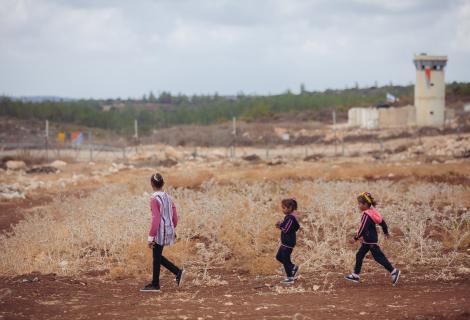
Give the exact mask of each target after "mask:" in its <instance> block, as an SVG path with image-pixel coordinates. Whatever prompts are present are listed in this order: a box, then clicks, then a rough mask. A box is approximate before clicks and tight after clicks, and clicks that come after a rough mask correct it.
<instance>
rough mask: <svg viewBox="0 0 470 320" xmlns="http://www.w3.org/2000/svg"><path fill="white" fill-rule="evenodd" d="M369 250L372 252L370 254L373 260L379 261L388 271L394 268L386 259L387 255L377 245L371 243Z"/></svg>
mask: <svg viewBox="0 0 470 320" xmlns="http://www.w3.org/2000/svg"><path fill="white" fill-rule="evenodd" d="M370 252H372V256H373V257H374V259H375V261H377V262H378V263H380V264H381V265H382V266H383V267H384V268H385V269H387V270H388V272H392V271H393V270H394V269H395V268H394V267H393V266H392V264H391V263H390V261H388V259H387V257H385V255H384V254H383V252H382V250H380V247H379V246H378V245H371V248H370Z"/></svg>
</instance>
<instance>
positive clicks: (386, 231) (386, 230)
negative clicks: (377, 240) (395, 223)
mask: <svg viewBox="0 0 470 320" xmlns="http://www.w3.org/2000/svg"><path fill="white" fill-rule="evenodd" d="M380 226H381V227H382V231H383V232H384V234H385V235H386V236H388V235H389V234H388V226H387V224H386V223H385V220H384V219H382V222H381V223H380Z"/></svg>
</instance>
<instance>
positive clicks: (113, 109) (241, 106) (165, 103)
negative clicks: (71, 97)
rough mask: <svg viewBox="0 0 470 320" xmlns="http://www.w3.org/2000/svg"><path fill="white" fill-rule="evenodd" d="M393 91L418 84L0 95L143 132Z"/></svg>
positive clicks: (2, 101) (379, 97) (367, 100)
mask: <svg viewBox="0 0 470 320" xmlns="http://www.w3.org/2000/svg"><path fill="white" fill-rule="evenodd" d="M447 91H448V93H449V94H458V95H465V96H468V95H470V84H465V83H452V84H449V85H448V86H447ZM387 92H389V93H391V94H393V95H395V96H396V97H398V98H400V100H401V101H402V102H411V101H412V96H413V86H411V85H410V86H384V87H380V88H376V87H372V88H365V89H358V88H351V89H344V90H325V91H323V92H308V91H306V90H305V86H303V85H302V86H301V93H300V94H293V93H292V92H290V91H287V92H286V93H284V94H280V95H273V96H248V95H244V94H242V93H240V94H238V95H237V96H236V97H223V96H219V95H218V94H214V95H194V96H191V97H189V96H186V95H181V94H179V95H172V94H171V93H170V92H162V93H161V94H160V95H159V96H158V97H156V96H155V95H154V93H153V92H150V93H149V94H148V95H144V96H143V97H142V99H139V100H133V99H128V100H121V99H115V100H75V101H43V102H23V101H20V100H14V99H11V98H8V97H3V98H1V97H0V116H9V117H16V118H21V119H38V120H45V119H48V120H50V121H54V122H59V123H72V124H77V125H83V126H87V127H97V128H103V129H111V130H115V131H117V132H120V133H124V134H127V133H131V132H132V130H133V125H134V119H138V121H139V126H140V129H141V131H142V132H146V131H149V130H151V129H157V128H164V127H169V126H173V125H179V124H212V123H217V122H222V121H227V120H229V119H231V118H232V117H233V116H236V117H241V118H243V119H245V120H247V121H252V120H257V119H260V118H267V117H270V116H272V115H274V114H279V113H285V112H301V111H306V110H312V111H319V110H323V109H333V108H334V109H336V110H337V111H339V112H346V111H347V109H348V108H350V107H357V106H369V105H372V104H376V103H380V102H384V100H385V95H386V93H387Z"/></svg>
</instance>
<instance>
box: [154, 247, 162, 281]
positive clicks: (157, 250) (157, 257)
mask: <svg viewBox="0 0 470 320" xmlns="http://www.w3.org/2000/svg"><path fill="white" fill-rule="evenodd" d="M162 251H163V246H161V245H159V244H155V245H154V246H153V276H152V284H153V285H154V286H156V287H159V286H160V265H161V263H162Z"/></svg>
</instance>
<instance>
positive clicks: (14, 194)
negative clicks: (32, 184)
mask: <svg viewBox="0 0 470 320" xmlns="http://www.w3.org/2000/svg"><path fill="white" fill-rule="evenodd" d="M25 197H26V196H25V194H24V192H23V191H22V190H21V189H19V188H18V187H16V186H14V185H7V184H0V199H6V200H11V199H18V198H20V199H24V198H25Z"/></svg>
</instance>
